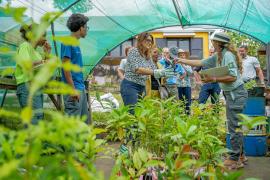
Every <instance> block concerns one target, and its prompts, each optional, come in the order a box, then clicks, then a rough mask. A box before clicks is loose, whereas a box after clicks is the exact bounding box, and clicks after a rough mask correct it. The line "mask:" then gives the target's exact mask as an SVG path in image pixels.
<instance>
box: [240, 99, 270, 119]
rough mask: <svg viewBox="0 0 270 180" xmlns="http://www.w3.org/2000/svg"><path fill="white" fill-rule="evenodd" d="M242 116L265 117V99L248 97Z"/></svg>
mask: <svg viewBox="0 0 270 180" xmlns="http://www.w3.org/2000/svg"><path fill="white" fill-rule="evenodd" d="M243 114H246V115H248V116H265V98H264V97H248V98H247V102H246V104H245V108H244V110H243Z"/></svg>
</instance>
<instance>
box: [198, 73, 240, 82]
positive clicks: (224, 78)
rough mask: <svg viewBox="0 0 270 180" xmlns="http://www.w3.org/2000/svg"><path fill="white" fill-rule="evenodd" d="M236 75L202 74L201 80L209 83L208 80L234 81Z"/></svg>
mask: <svg viewBox="0 0 270 180" xmlns="http://www.w3.org/2000/svg"><path fill="white" fill-rule="evenodd" d="M236 79H237V78H236V77H234V76H230V75H228V76H223V77H210V76H204V77H203V78H202V81H203V82H205V83H209V82H219V83H232V82H234V81H236Z"/></svg>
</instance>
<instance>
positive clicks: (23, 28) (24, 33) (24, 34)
mask: <svg viewBox="0 0 270 180" xmlns="http://www.w3.org/2000/svg"><path fill="white" fill-rule="evenodd" d="M31 30H32V24H30V25H23V26H21V28H20V33H21V36H22V38H23V39H24V40H26V41H29V38H28V37H27V33H28V32H29V31H31Z"/></svg>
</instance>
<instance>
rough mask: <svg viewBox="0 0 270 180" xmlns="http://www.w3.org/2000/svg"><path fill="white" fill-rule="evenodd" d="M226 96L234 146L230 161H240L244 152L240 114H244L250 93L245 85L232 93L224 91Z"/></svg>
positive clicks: (229, 126)
mask: <svg viewBox="0 0 270 180" xmlns="http://www.w3.org/2000/svg"><path fill="white" fill-rule="evenodd" d="M224 95H225V97H226V116H227V124H228V131H229V133H230V135H231V138H230V141H231V145H232V152H231V153H230V159H231V160H234V161H238V160H239V157H240V155H241V154H242V153H243V152H244V149H243V133H242V132H241V126H239V125H238V123H239V122H240V119H239V117H238V114H240V113H242V111H243V109H244V106H245V103H246V99H247V97H248V93H247V91H246V89H245V88H244V85H241V86H239V87H237V88H236V89H234V90H232V91H224ZM239 130H240V131H239Z"/></svg>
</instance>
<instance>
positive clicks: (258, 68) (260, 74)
mask: <svg viewBox="0 0 270 180" xmlns="http://www.w3.org/2000/svg"><path fill="white" fill-rule="evenodd" d="M252 58H253V59H252V60H253V66H254V68H255V70H256V75H257V77H259V79H260V82H261V83H262V84H264V76H263V72H262V69H261V66H260V62H259V61H258V59H257V58H256V57H252Z"/></svg>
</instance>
